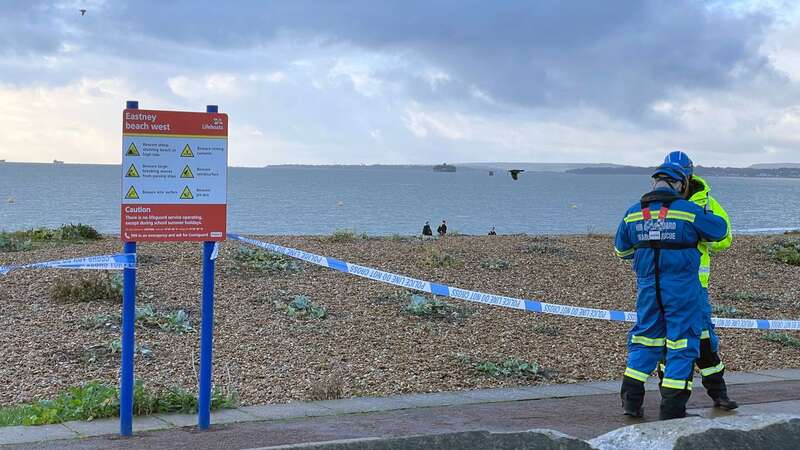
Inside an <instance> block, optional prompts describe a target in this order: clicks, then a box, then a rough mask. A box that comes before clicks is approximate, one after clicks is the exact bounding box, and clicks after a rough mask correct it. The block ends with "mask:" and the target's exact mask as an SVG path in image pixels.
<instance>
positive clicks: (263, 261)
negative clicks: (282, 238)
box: [233, 247, 300, 272]
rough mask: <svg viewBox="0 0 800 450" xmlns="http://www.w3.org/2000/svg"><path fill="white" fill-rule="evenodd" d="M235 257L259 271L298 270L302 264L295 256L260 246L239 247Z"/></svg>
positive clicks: (241, 263) (243, 264)
mask: <svg viewBox="0 0 800 450" xmlns="http://www.w3.org/2000/svg"><path fill="white" fill-rule="evenodd" d="M233 259H234V260H235V261H237V262H238V263H239V265H240V266H242V267H245V268H248V269H252V270H255V271H258V272H296V271H298V270H300V264H299V263H298V262H297V261H296V260H294V259H293V258H289V257H288V256H286V255H283V254H281V253H275V252H270V251H266V250H262V249H260V248H255V249H254V248H249V247H239V248H238V249H236V252H235V253H234V254H233Z"/></svg>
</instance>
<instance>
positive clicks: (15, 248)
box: [0, 233, 33, 252]
mask: <svg viewBox="0 0 800 450" xmlns="http://www.w3.org/2000/svg"><path fill="white" fill-rule="evenodd" d="M32 248H33V243H32V242H31V240H30V239H21V238H18V237H16V236H14V235H13V234H12V233H0V252H24V251H26V250H30V249H32Z"/></svg>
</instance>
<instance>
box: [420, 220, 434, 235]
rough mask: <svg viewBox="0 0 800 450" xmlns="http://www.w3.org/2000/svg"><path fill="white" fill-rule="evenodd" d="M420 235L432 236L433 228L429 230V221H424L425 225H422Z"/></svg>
mask: <svg viewBox="0 0 800 450" xmlns="http://www.w3.org/2000/svg"><path fill="white" fill-rule="evenodd" d="M422 235H423V236H433V230H431V223H430V221H427V220H426V221H425V225H424V226H423V227H422Z"/></svg>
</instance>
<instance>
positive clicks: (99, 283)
mask: <svg viewBox="0 0 800 450" xmlns="http://www.w3.org/2000/svg"><path fill="white" fill-rule="evenodd" d="M51 295H52V296H53V299H55V300H58V301H64V302H90V301H95V300H107V301H114V302H121V301H122V275H121V274H120V273H116V272H115V273H110V272H106V273H101V274H90V275H80V276H78V277H74V278H59V279H58V280H56V282H55V284H54V285H53V287H52V289H51Z"/></svg>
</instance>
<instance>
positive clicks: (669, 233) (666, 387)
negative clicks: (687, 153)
mask: <svg viewBox="0 0 800 450" xmlns="http://www.w3.org/2000/svg"><path fill="white" fill-rule="evenodd" d="M652 188H653V190H652V191H651V192H648V193H647V194H645V195H644V196H642V198H641V200H640V201H639V202H637V203H636V204H634V205H633V206H631V207H630V208H628V210H627V212H626V213H625V216H624V217H623V220H622V222H620V224H619V227H618V228H617V234H616V238H615V243H614V250H615V252H616V254H617V256H619V257H621V258H624V259H633V270H634V272H636V284H637V294H636V314H637V319H636V324H635V325H634V326H633V328H631V330H630V332H629V333H628V363H627V367H626V369H625V375H624V377H623V381H622V388H621V390H620V396H621V397H622V406H623V409H624V414H626V415H628V416H633V417H642V416H643V415H644V411H643V408H642V405H643V403H644V392H645V390H644V382H645V381H647V378H648V377H649V376H650V375H651V374H652V373H653V371H654V370H655V369H656V366H657V365H658V362H659V360H660V359H661V357H662V352H663V350H664V348H665V347H666V355H667V356H666V366H665V368H664V379H663V381H662V383H661V408H660V413H659V419H662V420H665V419H674V418H679V417H685V416H686V402H687V401H688V400H689V396H690V395H691V390H692V375H693V369H694V363H695V360H696V359H697V357H698V356H699V355H700V350H699V349H700V334H701V330H702V328H703V311H702V292H701V285H700V280H699V279H698V277H697V273H698V270H699V267H700V252H699V251H698V250H697V246H698V243H699V242H700V241H708V242H716V241H719V240H721V239H723V238H724V237H725V235H726V234H727V225H726V223H725V220H724V219H722V218H721V217H718V216H716V215H714V214H712V213H710V212H708V211H705V210H704V209H703V208H701V207H700V206H698V205H696V204H694V203H691V202H689V201H687V200H685V199H684V196H685V194H686V192H687V189H688V177H687V176H686V173H685V172H684V170H683V168H682V167H681V166H680V165H678V164H663V165H661V166H659V167H658V169H656V171H655V172H654V173H653V182H652Z"/></svg>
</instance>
